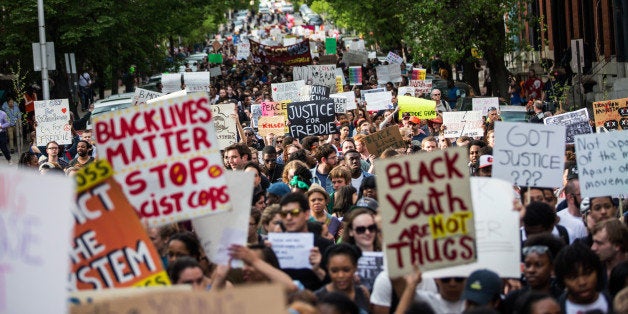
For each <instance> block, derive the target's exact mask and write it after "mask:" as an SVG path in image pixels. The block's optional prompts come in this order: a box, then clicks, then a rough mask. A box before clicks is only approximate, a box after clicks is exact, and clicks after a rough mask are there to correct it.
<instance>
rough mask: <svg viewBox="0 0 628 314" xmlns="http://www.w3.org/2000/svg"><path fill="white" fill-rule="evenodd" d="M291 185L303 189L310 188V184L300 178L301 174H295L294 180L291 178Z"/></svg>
mask: <svg viewBox="0 0 628 314" xmlns="http://www.w3.org/2000/svg"><path fill="white" fill-rule="evenodd" d="M290 187H293V188H295V187H296V188H299V189H301V190H308V189H309V188H310V185H309V184H307V183H305V182H303V181H301V180H299V176H294V177H292V180H290Z"/></svg>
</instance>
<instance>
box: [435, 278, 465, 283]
mask: <svg viewBox="0 0 628 314" xmlns="http://www.w3.org/2000/svg"><path fill="white" fill-rule="evenodd" d="M464 279H465V278H464V277H444V278H441V279H440V281H442V282H451V281H452V280H454V281H455V282H457V283H461V282H463V281H464Z"/></svg>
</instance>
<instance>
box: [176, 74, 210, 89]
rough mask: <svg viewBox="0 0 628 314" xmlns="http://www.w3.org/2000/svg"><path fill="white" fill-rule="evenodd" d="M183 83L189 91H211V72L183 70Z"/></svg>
mask: <svg viewBox="0 0 628 314" xmlns="http://www.w3.org/2000/svg"><path fill="white" fill-rule="evenodd" d="M183 83H185V89H186V90H187V91H188V92H189V93H193V92H209V87H210V86H209V72H183Z"/></svg>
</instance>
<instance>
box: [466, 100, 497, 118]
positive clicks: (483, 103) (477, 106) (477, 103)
mask: <svg viewBox="0 0 628 314" xmlns="http://www.w3.org/2000/svg"><path fill="white" fill-rule="evenodd" d="M471 108H473V111H478V110H479V111H482V115H483V116H486V115H487V114H488V109H489V108H496V109H498V110H499V98H497V97H473V98H471Z"/></svg>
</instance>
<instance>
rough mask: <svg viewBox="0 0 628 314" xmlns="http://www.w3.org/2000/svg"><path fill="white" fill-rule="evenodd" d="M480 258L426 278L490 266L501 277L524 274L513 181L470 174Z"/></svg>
mask: <svg viewBox="0 0 628 314" xmlns="http://www.w3.org/2000/svg"><path fill="white" fill-rule="evenodd" d="M471 195H472V196H473V197H472V198H473V214H474V216H475V217H473V218H474V220H475V235H476V239H477V240H476V241H477V252H478V259H477V261H476V262H475V263H471V264H467V265H462V266H455V267H450V268H444V269H439V270H434V271H427V272H424V273H423V276H424V277H425V278H441V277H452V276H457V277H469V275H471V273H472V272H474V271H475V270H478V269H483V268H486V269H490V270H493V271H495V272H496V273H497V274H498V275H499V276H500V277H502V278H519V277H520V276H521V268H520V264H521V260H520V259H521V240H520V236H521V235H520V234H519V212H517V211H514V210H512V204H513V201H514V194H513V191H512V184H510V183H508V182H506V181H504V180H499V179H495V178H481V177H472V178H471Z"/></svg>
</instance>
